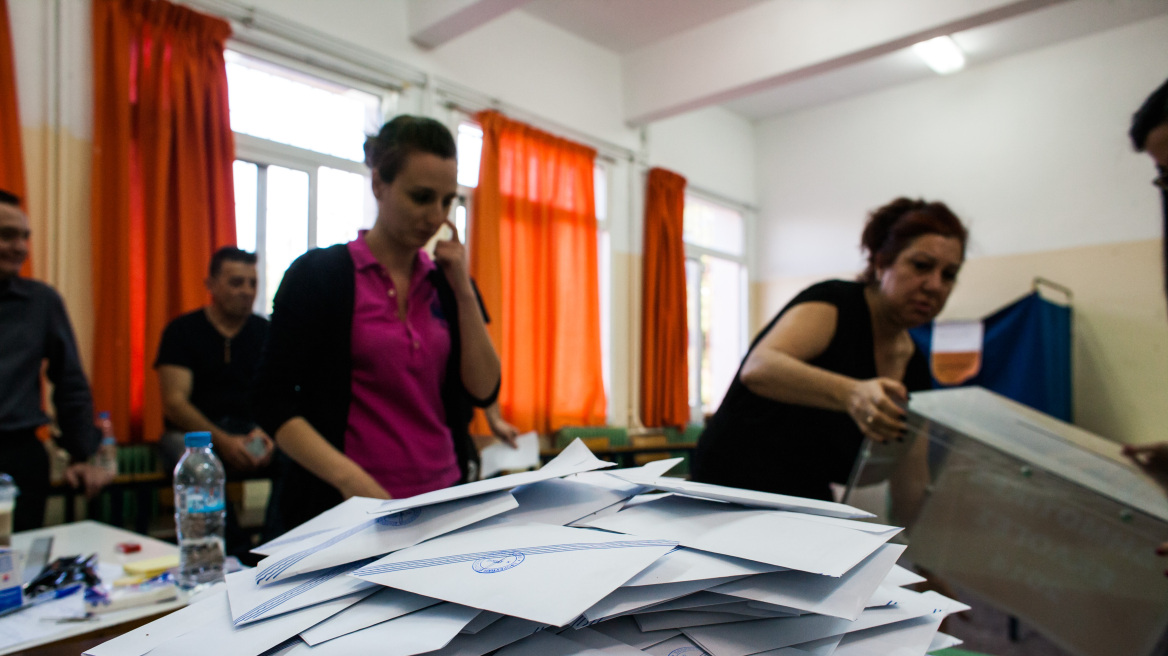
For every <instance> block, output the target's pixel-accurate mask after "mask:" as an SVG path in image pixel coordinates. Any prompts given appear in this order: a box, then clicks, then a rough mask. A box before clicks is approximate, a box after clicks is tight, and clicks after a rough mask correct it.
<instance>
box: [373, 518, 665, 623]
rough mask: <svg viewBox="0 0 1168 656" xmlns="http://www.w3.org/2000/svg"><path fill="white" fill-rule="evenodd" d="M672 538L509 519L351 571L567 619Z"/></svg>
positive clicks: (424, 591) (516, 612) (539, 617)
mask: <svg viewBox="0 0 1168 656" xmlns="http://www.w3.org/2000/svg"><path fill="white" fill-rule="evenodd" d="M676 545H677V543H676V542H675V541H672V540H656V539H649V540H645V539H639V538H630V537H628V536H624V535H614V534H612V533H605V532H602V531H593V530H589V529H579V528H568V527H566V526H552V525H548V524H520V523H511V524H505V525H502V526H498V527H491V528H484V529H480V530H473V531H460V532H458V533H454V534H450V535H444V536H442V537H439V538H435V539H433V540H430V541H428V542H423V543H421V544H419V545H416V546H413V547H410V548H408V549H403V550H401V551H398V552H395V553H392V554H390V555H388V556H386V557H384V558H382V559H381V560H378V561H376V562H374V563H370V564H369V565H366V566H364V567H362V568H361V569H358V570H357V571H355V572H353V576H354V577H357V578H358V579H360V580H363V581H369V582H373V583H378V584H380V585H385V586H389V587H392V588H398V589H400V590H407V591H409V592H413V593H415V594H420V595H425V596H427V597H434V598H436V599H443V600H446V601H451V602H454V603H459V604H465V605H467V606H474V607H475V608H482V609H485V610H490V611H495V612H497V613H503V614H504V615H511V616H514V617H521V618H523V619H527V620H531V621H533V622H540V623H543V624H549V625H553V626H564V625H566V624H568V623H569V622H571V621H572V620H574V619H576V617H578V616H579V615H580V614H581V613H583V612H584V611H585V610H587V609H588V608H589V607H590V606H592V605H593V604H595V603H596V602H598V601H600V600H601V599H603V598H604V597H605V596H606V595H608V594H609V593H610V592H612V591H613V590H615V589H616V588H617V587H619V586H620V585H621V584H622V583H624V582H625V581H627V580H629V579H630V578H632V576H633V575H635V574H636V573H637V572H640V571H641V570H643V569H645V568H646V567H648V566H649V564H650V563H652V562H653V561H655V560H657V559H658V558H660V557H661V556H663V555H664V554H665V553H667V552H669V551H670V550H671V549H673V548H674V547H675V546H676Z"/></svg>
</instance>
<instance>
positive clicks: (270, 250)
mask: <svg viewBox="0 0 1168 656" xmlns="http://www.w3.org/2000/svg"><path fill="white" fill-rule="evenodd" d="M226 59H227V82H228V94H229V102H230V106H231V129H232V130H233V131H234V132H235V142H236V157H237V159H236V161H235V221H236V239H237V242H238V244H239V247H240V248H242V249H244V250H248V251H254V252H255V253H256V254H257V255H258V256H259V259H260V266H259V293H258V294H257V296H256V305H255V311H256V312H257V313H260V314H263V315H268V314H270V313H271V310H272V299H273V298H274V297H275V295H276V290H277V289H278V288H279V286H280V280H282V279H283V277H284V271H285V270H286V269H287V268H288V265H290V264H291V263H292V261H293V260H295V259H296V258H297V257H299V256H300V255H301V254H302V253H304V252H305V251H306V250H308V249H309V248H316V247H322V246H330V245H332V244H338V243H344V242H347V241H350V240H352V239H354V238H355V237H356V236H357V231H358V230H359V229H363V228H368V227H369V226H371V225H372V224H373V219H374V217H375V216H376V205H375V203H374V200H373V195H372V193H371V192H370V178H369V172H368V171H367V169H366V168H365V165H364V150H363V144H364V141H365V135H366V134H367V133H372V132H375V131H376V130H377V129H378V128H379V127H380V125H381V118H382V116H383V115H385V114H387V113H392V111H391V110H392V109H393V107H394V105H395V104H396V97H397V96H396V92H394V91H391V90H385V89H373V88H357V87H356V86H353V85H349V84H342V83H339V82H336V81H333V80H330V79H325V78H324V77H316V76H313V75H308V74H306V73H303V72H299V71H294V70H292V69H288V68H284V67H281V66H278V65H276V64H273V63H270V62H267V61H264V60H262V59H257V58H254V57H250V56H247V55H244V54H241V53H238V52H234V51H227V53H226Z"/></svg>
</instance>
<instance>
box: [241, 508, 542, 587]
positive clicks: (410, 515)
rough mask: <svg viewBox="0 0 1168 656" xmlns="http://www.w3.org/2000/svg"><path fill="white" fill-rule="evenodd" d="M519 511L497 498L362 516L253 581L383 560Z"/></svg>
mask: <svg viewBox="0 0 1168 656" xmlns="http://www.w3.org/2000/svg"><path fill="white" fill-rule="evenodd" d="M518 506H519V504H518V503H517V502H516V501H515V499H514V498H512V497H511V494H510V493H508V492H495V493H493V494H486V495H479V496H476V497H472V498H467V499H458V500H456V501H448V502H446V503H439V504H434V505H431V506H424V507H421V508H410V509H409V510H403V511H402V512H399V513H394V514H392V515H382V516H379V517H370V516H369V515H368V514H367V513H366V514H365V515H363V516H362V517H361V518H360V519H359V520H358V521H357V522H356V523H354V524H352V525H350V526H345V527H342V528H338V529H334V530H332V531H328V532H325V533H320V534H317V535H313V536H312V537H309V538H307V539H304V540H300V541H297V542H296V543H295V544H293V545H291V546H290V547H288V548H287V549H284V550H282V551H279V552H277V553H275V554H273V555H271V556H269V557H267V558H265V559H263V560H261V561H260V563H259V565H258V566H256V568H255V580H256V583H258V584H260V585H267V584H268V583H271V582H273V581H280V580H283V579H287V578H291V577H293V576H297V575H299V574H306V573H308V572H315V571H317V570H322V569H328V568H330V567H336V566H337V565H344V564H346V563H352V562H355V561H358V560H363V559H365V558H373V557H375V556H384V555H385V554H387V553H390V552H391V551H397V550H398V549H405V548H406V547H412V546H414V545H415V544H417V543H419V542H422V541H423V540H429V539H430V538H433V537H437V536H439V535H443V534H446V533H449V532H451V531H454V530H457V529H460V528H462V527H464V526H469V525H470V524H473V523H475V522H478V521H481V520H483V519H486V518H488V517H492V516H494V515H498V514H499V513H504V512H507V511H509V510H513V509H514V508H516V507H518Z"/></svg>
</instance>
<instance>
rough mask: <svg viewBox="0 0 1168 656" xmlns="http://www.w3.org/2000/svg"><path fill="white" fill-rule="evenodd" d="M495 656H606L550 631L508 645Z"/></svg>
mask: <svg viewBox="0 0 1168 656" xmlns="http://www.w3.org/2000/svg"><path fill="white" fill-rule="evenodd" d="M495 656H605V654H604V652H602V651H599V650H596V649H589V648H587V647H583V646H581V645H580V644H579V643H575V642H572V641H571V640H568V639H567V638H561V637H560V636H558V635H556V634H554V633H551V632H549V631H540V632H539V633H536V634H533V635H530V636H527V637H526V638H524V639H522V640H520V641H519V642H516V643H513V644H510V645H507V646H506V647H504V648H502V649H500V650H499V651H497V652H495Z"/></svg>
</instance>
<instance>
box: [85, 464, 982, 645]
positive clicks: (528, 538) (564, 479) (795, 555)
mask: <svg viewBox="0 0 1168 656" xmlns="http://www.w3.org/2000/svg"><path fill="white" fill-rule="evenodd" d="M676 462H677V460H668V461H657V462H653V463H649V464H648V465H645V466H644V467H640V468H635V469H621V470H614V471H609V472H601V471H599V470H601V469H603V468H605V467H609V466H611V463H606V462H603V461H601V460H599V459H597V458H596V457H595V456H593V455H592V453H590V452H589V451H588V449H587V448H586V447H585V446H584V445H583V443H581V442H579V441H576V442H575V443H573V444H572V445H571V446H570V447H568V448H567V449H565V450H564V452H563V453H561V454H560V455H559V456H558V457H557V458H556V459H555V460H553V461H551V462H550V463H548V464H547V465H546V466H544V467H543V468H542V469H540V470H538V471H530V472H524V473H520V474H512V475H509V476H503V477H499V478H493V479H488V480H485V481H480V482H477V483H471V484H467V485H460V486H457V487H454V488H450V489H446V490H439V491H437V492H431V493H428V494H423V495H419V496H416V497H412V498H409V499H398V500H392V501H378V500H374V499H365V498H353V499H349V500H348V501H345V502H344V503H342V504H340V505H338V506H337V507H335V508H333V509H332V510H329V511H327V512H325V513H322V514H321V515H319V516H318V517H316V518H314V519H313V520H311V521H309V522H308V523H306V524H304V525H302V526H299V527H297V528H296V529H295V530H293V531H291V532H289V533H287V534H285V535H284V536H282V537H280V538H279V539H277V540H274V541H272V542H269V543H268V544H265V545H262V546H261V547H259V548H258V549H257V552H258V553H261V554H263V555H265V556H266V558H265V559H264V560H263V561H261V562H260V564H259V566H258V567H256V568H255V569H249V570H244V571H241V572H236V573H234V574H231V575H229V576H228V577H227V583H226V585H217V586H215V587H213V588H211V589H210V590H207V591H205V592H203V593H201V594H199V595H198V596H196V597H195V598H194V599H193V600H192V603H191V604H190V605H189V606H187V607H186V608H184V609H182V610H179V611H176V612H174V613H172V614H170V615H168V616H166V617H163V618H162V619H159V620H157V621H155V622H153V623H151V624H148V625H146V626H143V627H141V628H139V629H136V630H134V631H132V632H130V633H127V634H125V635H123V636H120V637H118V638H115V639H114V640H111V641H109V642H106V643H104V644H102V645H99V646H97V647H94V648H93V649H91V650H89V651H87V652H85V653H86V654H88V655H89V656H140V655H142V654H147V653H149V654H151V655H152V656H164V655H169V654H199V655H200V656H255V655H257V654H265V653H267V654H288V655H293V654H295V655H297V656H303V655H311V656H333V655H334V654H335V655H343V656H356V655H360V654H385V655H392V656H409V655H411V654H434V655H441V656H480V655H483V654H490V653H496V654H498V655H499V656H519V655H527V654H530V655H538V656H557V655H560V654H587V655H589V656H599V655H604V654H608V655H614V656H619V655H623V654H653V655H655V656H698V655H700V654H703V653H705V654H710V655H711V656H747V655H748V654H768V655H779V654H782V655H792V656H795V655H807V654H814V655H815V656H828V655H830V654H837V655H839V656H868V655H872V656H876V655H879V656H888V655H889V654H896V655H898V656H900V655H905V656H908V655H918V654H920V655H923V654H926V653H927V652H930V651H934V650H937V649H941V648H944V647H949V646H953V645H955V644H957V643H958V641H957V640H955V639H953V638H951V637H949V636H946V635H945V634H943V633H940V632H939V631H938V628H939V626H940V624H941V621H942V620H943V619H944V618H945V616H946V615H947V614H949V613H952V612H957V611H960V610H965V609H966V608H967V607H965V606H963V605H961V604H959V603H958V602H955V601H953V600H951V599H947V598H945V597H943V596H941V595H938V594H936V593H923V594H922V593H916V592H912V591H910V590H907V589H905V588H904V587H903V586H905V585H907V584H911V583H915V582H918V581H920V579H919V578H918V577H916V576H915V575H913V574H911V573H909V572H908V571H907V570H904V569H902V568H900V567H898V566H897V565H896V560H897V558H898V557H899V556H900V554H901V552H902V551H903V549H904V547H903V546H900V545H895V544H889V543H888V540H889V538H891V537H893V536H894V535H895V534H896V533H897V532H898V531H899V529H897V528H894V527H890V526H882V525H878V524H872V523H868V522H861V521H856V520H857V519H860V518H864V517H867V516H869V515H868V513H865V512H863V511H860V510H857V509H855V508H851V507H849V506H845V505H840V504H834V503H827V502H822V501H814V500H808V499H798V498H794V497H785V496H780V495H774V494H763V493H758V492H750V491H745V490H738V489H733V488H726V487H719V486H712V485H703V484H698V483H689V482H686V481H683V480H681V479H676V478H663V477H662V476H663V474H664V473H665V472H666V471H668V469H669V467H671V466H672V465H673V464H676Z"/></svg>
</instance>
